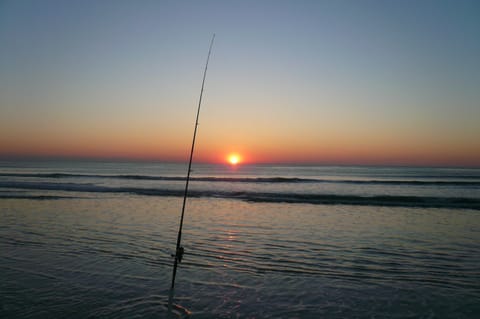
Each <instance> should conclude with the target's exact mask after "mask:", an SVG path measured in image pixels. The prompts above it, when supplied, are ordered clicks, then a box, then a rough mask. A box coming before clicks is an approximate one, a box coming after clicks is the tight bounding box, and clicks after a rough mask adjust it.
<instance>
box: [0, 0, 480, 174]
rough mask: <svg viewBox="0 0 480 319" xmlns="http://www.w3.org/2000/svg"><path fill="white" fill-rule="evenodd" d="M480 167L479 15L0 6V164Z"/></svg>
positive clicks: (468, 8) (402, 8) (368, 8)
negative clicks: (46, 160) (26, 160)
mask: <svg viewBox="0 0 480 319" xmlns="http://www.w3.org/2000/svg"><path fill="white" fill-rule="evenodd" d="M214 32H215V33H216V35H217V37H216V40H215V41H216V42H215V45H214V49H213V54H212V57H211V61H210V66H209V71H208V72H209V73H208V75H207V82H206V89H205V93H204V103H203V105H202V113H201V116H200V126H199V131H198V140H197V142H198V144H197V148H196V153H195V160H196V161H201V162H223V161H224V159H225V157H226V155H227V154H228V153H229V152H233V151H235V152H238V153H239V154H241V155H242V156H243V157H244V160H245V162H251V163H262V162H269V163H272V162H273V163H281V162H288V163H318V164H383V165H435V166H480V1H475V0H473V1H458V0H455V1H454V0H452V1H439V0H435V1H433V0H432V1H393V0H392V1H389V0H382V1H367V0H365V1H356V0H355V1H341V0H339V1H49V0H45V1H35V0H31V1H28V0H22V1H2V0H0V157H11V156H16V157H22V156H47V157H93V158H132V159H146V160H165V161H186V160H187V157H188V151H189V147H190V143H191V135H192V132H193V123H194V118H195V112H196V105H197V101H198V95H199V90H200V85H201V78H202V72H203V68H204V63H205V59H206V55H207V52H208V45H209V41H210V38H211V35H212V33H214Z"/></svg>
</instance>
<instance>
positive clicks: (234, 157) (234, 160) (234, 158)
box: [227, 153, 241, 165]
mask: <svg viewBox="0 0 480 319" xmlns="http://www.w3.org/2000/svg"><path fill="white" fill-rule="evenodd" d="M227 161H228V163H230V164H231V165H237V164H239V163H240V162H241V158H240V155H238V154H234V153H232V154H229V155H228V157H227Z"/></svg>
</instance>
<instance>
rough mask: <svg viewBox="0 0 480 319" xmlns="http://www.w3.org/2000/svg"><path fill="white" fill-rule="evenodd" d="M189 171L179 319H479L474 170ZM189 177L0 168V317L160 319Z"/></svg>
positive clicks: (479, 230)
mask: <svg viewBox="0 0 480 319" xmlns="http://www.w3.org/2000/svg"><path fill="white" fill-rule="evenodd" d="M192 169H193V171H192V177H191V181H190V190H189V194H188V195H189V196H188V201H187V207H186V214H185V221H184V234H183V239H182V246H184V247H185V256H184V260H183V261H182V263H181V264H180V266H179V268H178V273H177V280H176V288H175V303H176V304H177V305H178V306H179V307H178V309H179V310H178V309H177V311H176V313H175V314H176V315H177V316H179V317H185V314H186V312H182V311H181V309H188V312H191V314H190V317H191V318H339V317H341V318H476V317H478V316H479V315H480V305H479V302H478V300H480V289H479V286H478V283H479V282H480V271H479V266H478V265H480V254H479V251H480V218H479V216H478V214H479V210H480V169H478V168H441V167H434V168H429V167H387V166H321V165H311V164H308V165H288V164H261V165H253V164H252V165H236V166H232V165H224V164H195V163H194V165H193V167H192ZM186 170H187V165H186V164H183V163H182V164H179V163H156V162H155V163H154V162H133V161H132V162H128V161H115V162H112V161H109V162H106V161H86V160H78V161H58V160H57V161H51V160H50V161H49V160H41V161H34V160H32V161H0V246H1V249H0V251H1V252H0V271H1V273H2V275H1V282H2V284H1V286H0V287H1V288H0V295H1V297H2V298H1V300H0V317H2V318H60V317H72V318H97V317H100V318H132V317H133V318H166V317H167V308H166V302H167V300H168V294H169V287H170V280H171V272H172V264H173V259H172V257H171V254H172V253H173V251H174V250H175V242H176V235H177V231H178V223H179V218H180V212H181V204H182V197H183V189H184V186H185V175H186Z"/></svg>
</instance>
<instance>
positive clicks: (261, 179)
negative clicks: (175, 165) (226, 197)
mask: <svg viewBox="0 0 480 319" xmlns="http://www.w3.org/2000/svg"><path fill="white" fill-rule="evenodd" d="M1 176H3V177H32V178H48V179H68V178H102V179H123V180H145V181H185V177H184V176H152V175H121V174H120V175H100V174H71V173H0V177H1ZM452 178H453V177H452ZM457 178H458V177H457ZM461 178H462V179H465V177H464V176H462V177H461ZM475 179H477V178H476V177H475ZM190 180H191V181H198V182H228V183H335V184H338V183H340V184H370V185H419V186H421V185H425V186H429V185H431V186H473V187H475V186H478V187H480V180H468V181H465V180H462V181H458V180H451V181H445V180H442V181H437V180H341V179H340V180H339V179H314V178H297V177H210V176H208V177H191V178H190Z"/></svg>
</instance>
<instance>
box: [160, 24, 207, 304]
mask: <svg viewBox="0 0 480 319" xmlns="http://www.w3.org/2000/svg"><path fill="white" fill-rule="evenodd" d="M214 39H215V33H214V34H213V36H212V41H211V42H210V48H209V49H208V56H207V62H206V63H205V70H204V71H203V80H202V89H201V90H200V98H199V99H198V107H197V117H196V119H195V129H194V130H193V139H192V148H191V150H190V160H189V162H188V170H187V180H186V182H185V192H184V194H183V205H182V214H181V217H180V226H179V227H178V236H177V246H176V249H175V255H173V257H175V260H174V262H173V273H172V284H171V286H170V294H169V297H168V311H169V312H171V311H172V302H173V295H174V289H175V277H176V275H177V267H178V264H179V263H180V262H181V261H182V258H183V253H184V249H183V247H182V246H181V243H182V228H183V217H184V216H185V207H186V204H187V195H188V184H189V182H190V173H191V172H192V159H193V151H194V149H195V139H196V137H197V127H198V117H199V115H200V106H201V105H202V96H203V88H204V86H205V78H206V76H207V69H208V61H209V60H210V53H211V52H212V47H213V40H214Z"/></svg>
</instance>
